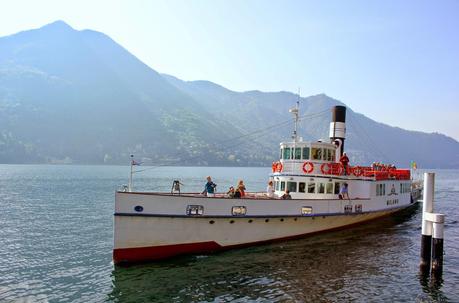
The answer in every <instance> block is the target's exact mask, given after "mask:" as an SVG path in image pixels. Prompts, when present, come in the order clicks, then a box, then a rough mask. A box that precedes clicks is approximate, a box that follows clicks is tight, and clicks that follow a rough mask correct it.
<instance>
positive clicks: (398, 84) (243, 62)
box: [0, 0, 459, 139]
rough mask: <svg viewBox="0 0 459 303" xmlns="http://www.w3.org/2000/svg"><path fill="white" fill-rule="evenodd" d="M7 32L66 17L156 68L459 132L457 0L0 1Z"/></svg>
mask: <svg viewBox="0 0 459 303" xmlns="http://www.w3.org/2000/svg"><path fill="white" fill-rule="evenodd" d="M0 8H1V9H0V36H4V35H9V34H13V33H15V32H18V31H21V30H26V29H30V28H37V27H40V26H42V25H44V24H46V23H50V22H52V21H55V20H64V21H65V22H67V23H69V24H70V25H71V26H72V27H74V28H76V29H86V28H89V29H94V30H98V31H101V32H104V33H106V34H107V35H109V36H110V37H112V38H113V39H114V40H115V41H117V42H118V43H120V44H121V45H123V46H124V47H125V48H127V49H128V50H129V51H130V52H132V53H133V54H134V55H136V56H137V57H138V58H139V59H141V60H142V61H144V62H145V63H146V64H148V65H149V66H150V67H152V68H153V69H155V70H157V71H159V72H162V73H168V74H172V75H174V76H176V77H179V78H181V79H184V80H198V79H205V80H210V81H213V82H216V83H218V84H221V85H223V86H225V87H227V88H229V89H232V90H237V91H244V90H254V89H257V90H262V91H279V90H286V91H292V92H296V91H297V89H298V87H301V95H302V96H309V95H313V94H318V93H325V94H327V95H329V96H331V97H333V98H336V99H338V100H341V101H343V102H344V103H346V104H347V105H348V106H350V107H351V108H352V109H353V110H355V111H357V112H361V113H363V114H365V115H367V116H369V117H371V118H373V119H375V120H377V121H380V122H384V123H387V124H390V125H393V126H400V127H403V128H407V129H412V130H421V131H427V132H433V131H438V132H441V133H445V134H447V135H449V136H452V137H454V138H455V139H459V1H456V0H453V1H443V0H442V1H382V0H381V1H363V0H362V1H339V0H338V1H273V0H271V1H268V0H265V1H249V0H246V1H235V0H231V1H230V0H228V1H210V0H209V1H133V0H129V1H127V0H126V1H114V0H110V1H95V0H94V1H86V0H77V1H64V0H60V1H49V0H40V1H22V0H14V1H11V0H6V1H5V0H0Z"/></svg>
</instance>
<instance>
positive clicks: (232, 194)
mask: <svg viewBox="0 0 459 303" xmlns="http://www.w3.org/2000/svg"><path fill="white" fill-rule="evenodd" d="M226 194H227V195H228V198H234V195H235V194H236V192H235V191H234V187H232V186H230V188H229V190H228V192H227V193H226Z"/></svg>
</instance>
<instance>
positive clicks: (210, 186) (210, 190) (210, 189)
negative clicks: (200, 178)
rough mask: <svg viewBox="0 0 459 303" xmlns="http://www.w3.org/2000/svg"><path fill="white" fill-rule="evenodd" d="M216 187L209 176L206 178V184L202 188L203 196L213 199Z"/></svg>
mask: <svg viewBox="0 0 459 303" xmlns="http://www.w3.org/2000/svg"><path fill="white" fill-rule="evenodd" d="M216 187H217V184H215V183H214V182H212V178H211V177H210V176H207V183H206V185H205V186H204V190H203V192H202V194H203V195H206V196H207V197H215V188H216Z"/></svg>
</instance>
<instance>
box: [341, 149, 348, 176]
mask: <svg viewBox="0 0 459 303" xmlns="http://www.w3.org/2000/svg"><path fill="white" fill-rule="evenodd" d="M339 162H341V164H342V165H343V167H344V174H345V175H347V165H348V163H349V158H348V157H347V155H346V153H343V155H342V156H341V158H340V159H339Z"/></svg>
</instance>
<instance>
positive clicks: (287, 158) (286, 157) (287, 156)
mask: <svg viewBox="0 0 459 303" xmlns="http://www.w3.org/2000/svg"><path fill="white" fill-rule="evenodd" d="M282 159H285V160H289V159H290V147H285V148H284V157H283V158H282Z"/></svg>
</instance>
